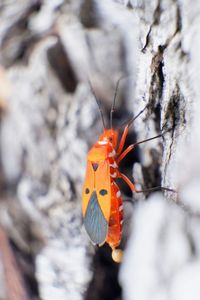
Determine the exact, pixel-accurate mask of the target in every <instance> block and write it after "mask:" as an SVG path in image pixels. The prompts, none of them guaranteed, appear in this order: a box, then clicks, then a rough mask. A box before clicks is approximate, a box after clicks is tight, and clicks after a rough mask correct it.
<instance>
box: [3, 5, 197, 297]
mask: <svg viewBox="0 0 200 300" xmlns="http://www.w3.org/2000/svg"><path fill="white" fill-rule="evenodd" d="M199 24H200V5H199V4H198V2H195V3H193V4H192V5H191V3H190V1H188V0H157V1H156V0H155V1H154V0H152V1H147V0H143V1H142V0H141V1H136V0H133V1H105V0H104V1H103V0H102V1H98V0H96V1H92V0H84V1H81V0H71V1H70V0H69V1H62V0H54V1H14V2H12V1H2V2H1V4H0V67H1V68H0V193H1V201H0V226H1V228H0V230H1V231H0V233H1V232H2V234H1V235H0V241H1V243H0V254H1V255H0V299H1V300H7V299H9V300H14V299H16V300H18V299H42V300H46V299H59V300H62V299H72V300H76V299H77V300H78V299H87V300H90V299H95V300H98V299H121V298H122V297H123V298H124V299H127V300H128V299H133V300H134V299H136V300H146V299H158V300H162V299H170V300H171V299H172V300H179V299H181V300H185V299H192V300H193V299H194V300H195V299H198V300H199V297H200V289H199V284H198V280H197V279H196V278H198V277H199V274H200V263H199V249H200V244H199V241H200V238H199V237H200V221H199V210H200V205H199V197H198V195H199V186H200V185H199V180H200V174H199V169H200V168H199V153H200V151H199V150H200V149H199V148H200V139H199V129H198V128H199V117H198V116H199V112H200V105H199V94H200V88H199V82H198V81H199V80H198V79H199V70H200V59H199V55H198V51H199V50H198V49H199V41H200V37H199ZM121 76H125V78H124V79H123V80H122V81H121V84H120V88H119V91H118V95H117V101H116V111H115V113H114V125H115V126H116V127H117V126H120V125H121V124H123V123H124V122H125V121H127V120H128V119H130V117H131V116H132V114H134V115H136V114H137V113H138V112H140V111H141V110H142V109H143V108H144V107H145V106H147V108H146V109H145V111H144V113H143V114H141V116H140V117H139V118H137V120H136V121H135V122H134V124H133V126H132V127H131V128H130V135H129V137H128V141H127V143H133V142H135V141H136V140H137V141H141V140H144V139H146V138H151V137H152V136H155V135H158V134H160V133H161V132H164V135H163V137H162V138H160V139H156V140H154V141H151V142H147V143H144V144H141V145H140V146H138V147H137V149H135V150H134V152H133V153H132V154H130V155H129V156H128V157H127V159H126V160H125V162H124V163H123V164H122V166H121V169H122V171H123V172H124V173H126V174H128V175H129V177H130V178H132V177H133V178H134V182H136V183H138V184H139V185H138V189H142V188H143V189H146V188H151V187H155V186H163V187H168V188H172V189H174V190H176V193H174V192H167V191H165V192H163V193H162V194H161V193H157V194H152V195H151V196H150V197H149V194H150V193H144V194H136V195H133V199H132V200H131V201H132V203H133V204H134V205H130V206H128V204H126V203H125V212H126V210H127V215H128V214H129V216H126V215H125V218H127V220H128V219H129V222H125V223H126V224H125V225H124V228H126V227H128V228H127V230H126V229H125V230H124V238H123V243H122V244H123V245H122V246H123V247H125V252H124V262H123V263H122V265H121V266H120V267H119V266H118V265H115V264H114V263H113V262H112V261H111V258H110V249H108V247H106V246H105V247H103V248H100V249H96V248H95V247H93V245H91V243H90V241H89V239H88V237H87V235H86V233H85V231H84V229H83V228H82V217H81V193H82V186H83V181H84V173H85V167H86V159H87V151H88V149H89V147H91V145H92V144H93V143H94V142H96V140H97V137H98V135H99V134H100V133H101V132H102V123H101V119H100V117H99V111H98V107H97V104H96V102H95V99H94V95H93V94H92V92H91V89H90V86H89V84H88V80H90V81H91V83H92V86H93V89H94V91H95V94H96V96H97V97H98V98H99V99H100V101H101V103H102V109H103V112H104V116H105V120H106V123H107V124H109V112H110V107H111V105H112V99H113V96H114V91H115V86H116V82H117V80H118V79H119V78H120V77H121ZM135 138H136V139H135ZM120 187H121V188H122V191H123V193H126V194H127V195H128V196H129V197H130V191H129V190H128V189H127V187H126V186H123V185H120ZM128 196H125V197H124V198H127V197H128ZM146 200H147V201H146ZM130 215H131V216H132V221H131V222H130ZM125 221H126V219H125ZM127 223H128V225H127ZM12 261H14V263H13V264H12ZM119 269H120V273H119V282H120V285H121V287H122V290H123V293H122V294H121V287H120V286H119V284H118V271H119ZM5 270H9V274H10V277H12V276H13V278H16V280H15V284H12V281H11V282H10V280H8V275H7V273H6V271H5ZM8 290H9V293H10V294H9V293H8ZM13 291H14V292H13ZM15 291H17V292H15ZM192 293H193V294H192Z"/></svg>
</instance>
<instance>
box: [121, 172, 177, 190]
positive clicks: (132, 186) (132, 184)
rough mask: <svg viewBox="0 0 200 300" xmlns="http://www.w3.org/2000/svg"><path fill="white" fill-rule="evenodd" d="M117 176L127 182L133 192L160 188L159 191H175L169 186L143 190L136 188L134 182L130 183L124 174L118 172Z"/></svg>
mask: <svg viewBox="0 0 200 300" xmlns="http://www.w3.org/2000/svg"><path fill="white" fill-rule="evenodd" d="M118 177H119V178H122V179H123V180H124V181H125V182H126V183H127V185H128V186H129V187H130V189H131V191H132V192H134V193H146V192H153V191H160V190H161V191H168V192H173V193H177V192H176V191H175V190H173V189H170V188H167V187H162V186H156V187H153V188H148V189H144V190H137V189H136V187H135V185H134V183H132V182H131V181H130V179H129V178H128V177H127V176H126V175H124V174H123V173H120V172H119V175H118Z"/></svg>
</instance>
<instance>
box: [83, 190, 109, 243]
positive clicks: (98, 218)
mask: <svg viewBox="0 0 200 300" xmlns="http://www.w3.org/2000/svg"><path fill="white" fill-rule="evenodd" d="M84 225H85V229H86V231H87V233H88V235H89V237H90V239H91V241H92V242H93V243H94V244H98V245H99V244H102V243H104V242H105V239H106V236H107V233H108V223H107V221H106V219H105V217H104V215H103V213H102V211H101V207H100V206H99V202H98V200H97V194H96V191H93V192H92V194H91V197H90V200H89V203H88V207H87V210H86V214H85V218H84Z"/></svg>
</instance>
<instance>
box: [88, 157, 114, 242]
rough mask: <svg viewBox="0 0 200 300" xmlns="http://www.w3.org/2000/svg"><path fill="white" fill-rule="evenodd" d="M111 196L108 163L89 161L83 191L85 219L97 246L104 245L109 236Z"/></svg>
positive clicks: (89, 232) (90, 235) (89, 233)
mask: <svg viewBox="0 0 200 300" xmlns="http://www.w3.org/2000/svg"><path fill="white" fill-rule="evenodd" d="M106 179H107V180H106ZM110 194H111V189H110V177H109V164H108V162H107V161H102V162H100V163H95V164H94V163H92V162H90V161H88V165H87V172H86V180H85V186H84V191H83V217H84V225H85V229H86V231H87V233H88V235H89V237H90V238H91V240H92V242H93V243H95V244H102V243H104V242H105V240H106V237H107V234H108V220H109V217H110V207H111V203H110V199H111V195H110ZM106 203H107V205H106Z"/></svg>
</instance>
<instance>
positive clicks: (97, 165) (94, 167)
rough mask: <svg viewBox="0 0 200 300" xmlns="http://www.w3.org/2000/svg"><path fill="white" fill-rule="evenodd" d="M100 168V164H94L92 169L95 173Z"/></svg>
mask: <svg viewBox="0 0 200 300" xmlns="http://www.w3.org/2000/svg"><path fill="white" fill-rule="evenodd" d="M98 167H99V164H98V163H92V168H93V170H94V171H96V170H97V169H98Z"/></svg>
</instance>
